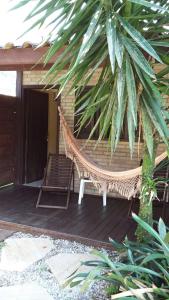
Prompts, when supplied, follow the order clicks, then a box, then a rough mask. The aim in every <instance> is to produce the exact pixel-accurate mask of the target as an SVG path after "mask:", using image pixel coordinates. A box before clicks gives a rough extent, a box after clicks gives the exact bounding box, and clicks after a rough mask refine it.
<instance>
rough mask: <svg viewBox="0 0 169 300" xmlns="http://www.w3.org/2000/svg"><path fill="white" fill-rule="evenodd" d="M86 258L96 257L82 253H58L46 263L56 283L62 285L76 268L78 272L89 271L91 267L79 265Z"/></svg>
mask: <svg viewBox="0 0 169 300" xmlns="http://www.w3.org/2000/svg"><path fill="white" fill-rule="evenodd" d="M87 260H98V257H97V256H94V255H91V254H82V253H59V254H57V255H55V256H53V257H51V258H49V259H47V260H46V263H47V265H48V266H49V268H50V270H51V272H52V273H53V275H54V276H55V278H56V279H57V281H58V283H59V284H60V285H62V284H64V283H65V281H66V280H67V279H68V277H69V276H70V275H72V273H73V272H75V271H76V270H77V269H78V273H84V272H89V271H90V270H91V267H89V266H84V265H81V262H84V261H87Z"/></svg>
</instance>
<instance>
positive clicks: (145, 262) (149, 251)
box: [67, 214, 169, 300]
mask: <svg viewBox="0 0 169 300" xmlns="http://www.w3.org/2000/svg"><path fill="white" fill-rule="evenodd" d="M133 218H134V220H135V221H136V222H137V223H138V224H139V225H140V226H141V227H143V228H144V229H145V230H146V231H147V232H148V233H149V235H150V236H151V238H150V240H149V241H148V242H147V243H142V244H140V243H138V242H133V241H129V240H128V239H127V238H126V239H125V241H124V242H123V243H122V244H120V243H117V242H115V241H114V240H112V239H110V242H111V243H112V246H113V247H114V249H115V250H117V251H118V253H119V259H118V261H115V262H114V261H113V260H112V259H111V257H109V256H108V254H107V253H105V252H100V251H94V254H95V255H97V256H98V257H99V258H100V259H99V260H98V261H86V262H83V264H84V265H87V266H92V267H93V268H92V270H91V271H90V272H89V273H83V274H82V273H81V274H75V275H73V276H72V277H71V278H70V279H69V280H68V282H67V283H69V284H70V286H75V285H76V284H79V283H82V288H83V289H84V288H87V287H88V286H89V284H90V283H91V282H93V281H95V280H105V281H107V282H109V288H108V293H109V295H111V299H123V300H124V299H130V300H135V299H141V300H147V299H150V300H153V299H158V300H159V299H169V231H168V229H167V227H166V226H165V224H164V222H163V220H162V219H160V220H159V222H158V224H157V230H158V231H156V230H155V229H153V228H152V227H151V226H150V225H148V224H147V223H145V222H144V221H143V220H141V219H140V218H139V217H138V216H137V215H135V214H133Z"/></svg>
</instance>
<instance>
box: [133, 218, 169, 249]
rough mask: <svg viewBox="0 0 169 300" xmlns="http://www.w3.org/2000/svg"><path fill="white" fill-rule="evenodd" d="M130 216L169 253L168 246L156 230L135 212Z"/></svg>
mask: <svg viewBox="0 0 169 300" xmlns="http://www.w3.org/2000/svg"><path fill="white" fill-rule="evenodd" d="M132 217H133V219H134V220H135V221H136V222H137V223H138V224H139V225H140V226H141V227H143V228H144V229H145V230H146V231H147V232H148V233H150V235H151V236H152V237H154V238H155V239H156V240H157V241H158V242H160V243H161V245H162V246H163V248H164V249H165V250H166V252H167V253H168V254H169V246H167V244H166V243H165V242H164V241H163V240H162V238H161V237H160V235H159V234H158V233H157V231H155V230H154V229H153V228H152V227H151V226H150V225H149V224H147V223H146V222H144V221H143V220H141V219H140V218H139V217H138V216H137V215H136V214H134V213H132Z"/></svg>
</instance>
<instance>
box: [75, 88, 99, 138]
mask: <svg viewBox="0 0 169 300" xmlns="http://www.w3.org/2000/svg"><path fill="white" fill-rule="evenodd" d="M91 88H92V86H86V87H85V88H83V90H82V91H81V92H80V90H79V89H80V88H79V89H78V90H77V92H76V95H75V96H76V102H77V101H78V100H79V99H80V98H81V97H83V96H84V95H85V94H86V93H87V92H88V91H89V90H90V89H91ZM80 105H81V104H80ZM80 105H76V106H75V119H74V132H75V137H76V138H78V139H87V138H88V137H89V135H90V133H91V131H92V129H93V127H94V125H95V124H96V122H97V119H98V113H95V114H94V116H93V118H92V119H91V120H88V121H87V122H86V124H85V125H84V126H83V127H82V128H81V130H80V132H78V128H79V119H80V117H81V113H82V112H83V111H81V112H80V113H79V114H76V112H77V110H78V108H79V106H80ZM98 136H99V134H98V130H96V131H95V132H94V134H93V136H92V139H93V140H97V139H98Z"/></svg>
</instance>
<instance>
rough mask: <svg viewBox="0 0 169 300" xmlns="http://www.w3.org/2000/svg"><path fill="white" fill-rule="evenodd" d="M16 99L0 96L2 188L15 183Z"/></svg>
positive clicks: (0, 175) (0, 184) (0, 168)
mask: <svg viewBox="0 0 169 300" xmlns="http://www.w3.org/2000/svg"><path fill="white" fill-rule="evenodd" d="M15 143H16V98H15V97H11V96H4V95H0V186H3V185H6V184H9V183H12V182H14V181H15V164H16V151H15Z"/></svg>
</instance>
